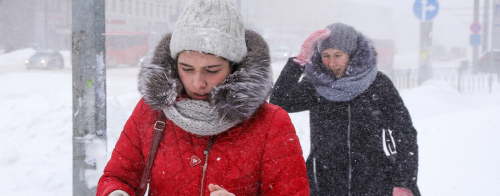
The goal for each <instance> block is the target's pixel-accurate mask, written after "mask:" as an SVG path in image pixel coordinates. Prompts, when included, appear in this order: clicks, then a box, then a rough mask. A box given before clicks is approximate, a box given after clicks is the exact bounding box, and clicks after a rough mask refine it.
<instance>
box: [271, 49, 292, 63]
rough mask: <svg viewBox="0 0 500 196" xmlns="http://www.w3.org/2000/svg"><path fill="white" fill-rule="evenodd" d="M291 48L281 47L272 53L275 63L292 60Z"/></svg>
mask: <svg viewBox="0 0 500 196" xmlns="http://www.w3.org/2000/svg"><path fill="white" fill-rule="evenodd" d="M290 55H291V54H290V48H288V47H279V48H276V49H275V50H274V51H273V52H272V53H271V59H272V60H273V61H280V60H286V59H288V58H290Z"/></svg>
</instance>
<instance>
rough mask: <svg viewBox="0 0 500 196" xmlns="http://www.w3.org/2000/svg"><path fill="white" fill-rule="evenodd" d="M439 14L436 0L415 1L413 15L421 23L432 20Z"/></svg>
mask: <svg viewBox="0 0 500 196" xmlns="http://www.w3.org/2000/svg"><path fill="white" fill-rule="evenodd" d="M438 12H439V4H438V2H437V0H416V1H415V4H413V13H414V14H415V16H416V17H417V18H418V19H419V20H421V21H428V20H432V19H433V18H434V17H436V15H437V14H438Z"/></svg>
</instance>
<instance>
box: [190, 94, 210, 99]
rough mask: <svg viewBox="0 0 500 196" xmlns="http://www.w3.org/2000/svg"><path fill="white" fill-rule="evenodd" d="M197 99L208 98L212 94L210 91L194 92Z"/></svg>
mask: <svg viewBox="0 0 500 196" xmlns="http://www.w3.org/2000/svg"><path fill="white" fill-rule="evenodd" d="M193 95H194V96H195V98H196V99H207V98H208V97H209V96H210V94H209V93H193Z"/></svg>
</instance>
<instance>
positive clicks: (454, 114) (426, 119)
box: [0, 49, 500, 196]
mask: <svg viewBox="0 0 500 196" xmlns="http://www.w3.org/2000/svg"><path fill="white" fill-rule="evenodd" d="M33 52H34V51H32V50H30V49H26V50H23V51H16V52H12V53H8V54H3V55H0V84H2V85H1V89H0V108H1V112H0V176H2V179H1V180H0V190H2V192H3V195H47V196H53V195H71V194H72V169H71V167H72V115H71V114H72V89H71V88H72V85H71V83H72V79H71V77H72V75H71V68H70V65H69V64H66V68H65V69H63V70H25V69H24V60H25V59H26V58H27V57H28V56H29V55H31V54H32V53H33ZM68 54H69V53H66V54H65V55H64V56H65V57H66V62H69V55H68ZM397 58H401V59H407V58H406V57H397ZM284 63H285V62H276V63H273V70H274V71H275V74H274V76H275V79H276V77H277V76H278V75H279V71H280V69H281V67H282V66H283V65H284ZM435 63H439V62H435ZM137 73H138V68H118V69H109V70H107V112H108V113H107V114H108V119H107V122H108V130H107V131H108V144H107V145H108V151H109V152H108V154H110V152H111V150H112V149H113V147H114V145H115V143H116V141H117V139H118V136H119V134H120V131H121V129H122V127H123V125H124V123H125V121H126V119H127V118H128V116H129V115H130V114H131V112H132V110H133V108H134V106H135V104H136V103H137V101H138V100H139V99H140V95H139V93H138V92H137V84H136V83H137ZM400 93H401V96H402V97H403V99H404V101H405V104H406V106H407V107H408V109H409V110H410V113H411V115H412V118H413V122H414V125H415V127H416V128H417V130H418V133H419V135H418V144H419V147H420V149H419V150H420V151H419V153H420V167H419V179H418V184H419V186H420V190H421V192H422V194H423V195H429V196H432V195H439V196H441V195H464V196H469V195H499V193H500V186H498V185H499V184H500V167H499V165H500V153H499V152H498V149H500V128H499V127H500V121H499V120H498V119H499V117H500V85H498V84H495V86H494V88H493V92H492V93H491V94H490V93H488V92H475V93H467V94H461V93H458V92H457V91H456V90H454V89H453V88H451V87H449V86H448V85H447V84H445V83H441V82H438V81H428V82H426V83H425V84H424V85H422V86H419V87H417V88H413V89H409V90H402V91H400ZM290 115H291V118H292V121H293V122H294V124H295V126H296V130H297V133H298V135H299V137H300V139H301V144H302V145H303V149H304V156H307V155H308V153H309V133H308V132H309V119H308V113H307V112H302V113H295V114H290Z"/></svg>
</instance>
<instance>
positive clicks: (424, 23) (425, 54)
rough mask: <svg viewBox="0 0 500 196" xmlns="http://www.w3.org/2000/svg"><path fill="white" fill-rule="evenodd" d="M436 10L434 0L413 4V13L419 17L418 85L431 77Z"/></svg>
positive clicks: (437, 6) (419, 0)
mask: <svg viewBox="0 0 500 196" xmlns="http://www.w3.org/2000/svg"><path fill="white" fill-rule="evenodd" d="M438 11H439V4H438V2H437V1H436V0H416V1H415V4H414V5H413V13H414V14H415V15H416V16H417V18H419V19H420V58H419V59H420V61H419V69H418V78H417V83H418V85H421V84H422V83H424V82H425V81H427V80H429V79H430V78H432V70H431V65H432V19H433V18H434V17H436V15H437V13H438Z"/></svg>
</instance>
